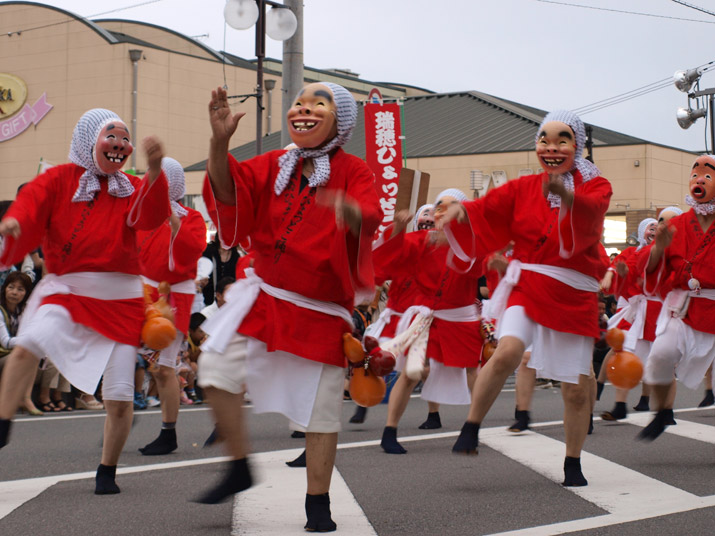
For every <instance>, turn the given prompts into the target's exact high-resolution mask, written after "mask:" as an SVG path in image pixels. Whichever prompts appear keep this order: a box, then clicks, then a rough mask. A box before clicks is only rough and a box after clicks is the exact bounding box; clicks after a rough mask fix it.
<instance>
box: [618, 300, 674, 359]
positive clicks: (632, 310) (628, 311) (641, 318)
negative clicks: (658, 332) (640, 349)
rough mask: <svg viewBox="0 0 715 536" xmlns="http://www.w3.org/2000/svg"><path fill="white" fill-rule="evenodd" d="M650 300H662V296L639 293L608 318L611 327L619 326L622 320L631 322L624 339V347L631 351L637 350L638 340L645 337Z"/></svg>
mask: <svg viewBox="0 0 715 536" xmlns="http://www.w3.org/2000/svg"><path fill="white" fill-rule="evenodd" d="M649 301H654V302H662V300H661V299H660V298H657V297H655V296H646V295H645V294H637V295H636V296H631V297H630V298H629V299H628V301H627V302H626V305H625V307H623V308H622V309H621V310H620V311H618V312H617V313H616V314H615V315H613V316H612V317H611V318H609V319H608V328H609V329H610V328H615V327H617V326H618V324H620V322H621V320H625V321H626V322H628V323H629V324H631V327H630V328H629V329H628V331H626V334H625V340H624V341H623V348H625V349H626V350H628V351H629V352H632V351H633V350H635V347H636V342H638V340H639V339H642V338H643V330H644V329H645V319H646V313H647V311H648V302H649Z"/></svg>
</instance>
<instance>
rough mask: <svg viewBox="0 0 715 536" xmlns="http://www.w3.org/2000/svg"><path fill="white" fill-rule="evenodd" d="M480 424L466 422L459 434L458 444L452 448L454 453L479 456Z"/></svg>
mask: <svg viewBox="0 0 715 536" xmlns="http://www.w3.org/2000/svg"><path fill="white" fill-rule="evenodd" d="M478 446H479V424H478V423H476V422H465V423H464V424H463V425H462V431H461V432H460V433H459V437H458V438H457V441H456V443H455V444H454V446H453V447H452V452H455V453H457V454H470V455H474V456H476V455H477V454H479V451H478V450H477V447H478Z"/></svg>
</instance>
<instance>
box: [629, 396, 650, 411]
mask: <svg viewBox="0 0 715 536" xmlns="http://www.w3.org/2000/svg"><path fill="white" fill-rule="evenodd" d="M633 409H634V410H636V411H650V397H649V396H641V398H640V400H639V401H638V404H636V405H635V406H633Z"/></svg>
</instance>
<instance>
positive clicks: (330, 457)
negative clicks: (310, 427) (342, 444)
mask: <svg viewBox="0 0 715 536" xmlns="http://www.w3.org/2000/svg"><path fill="white" fill-rule="evenodd" d="M337 448H338V434H337V432H336V433H333V434H318V433H314V432H307V433H306V434H305V457H306V466H307V475H308V495H321V494H323V493H327V492H328V491H329V490H330V479H331V477H332V476H333V466H334V465H335V453H336V451H337Z"/></svg>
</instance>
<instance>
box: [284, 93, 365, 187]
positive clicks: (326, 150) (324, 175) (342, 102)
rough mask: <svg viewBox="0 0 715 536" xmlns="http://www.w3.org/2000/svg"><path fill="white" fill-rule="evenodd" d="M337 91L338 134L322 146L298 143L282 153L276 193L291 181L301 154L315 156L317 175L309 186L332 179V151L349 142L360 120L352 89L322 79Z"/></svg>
mask: <svg viewBox="0 0 715 536" xmlns="http://www.w3.org/2000/svg"><path fill="white" fill-rule="evenodd" d="M320 83H321V84H323V85H324V86H327V87H328V88H329V89H330V91H332V92H333V99H334V102H335V108H336V109H337V112H338V113H337V116H338V117H337V122H338V134H337V135H336V136H335V137H334V138H333V139H332V140H330V141H329V142H328V143H327V144H326V145H325V146H324V147H321V148H320V149H302V148H300V147H296V148H295V149H291V150H290V151H288V152H287V153H284V154H283V155H281V157H280V158H279V159H278V167H279V168H280V171H279V172H278V176H277V177H276V182H275V184H274V186H273V191H274V192H275V193H276V195H280V194H281V192H283V190H284V189H285V187H286V186H287V185H288V181H289V180H290V178H291V175H293V170H294V169H295V166H296V164H297V163H298V160H300V159H301V158H312V159H313V162H314V164H315V170H314V171H313V175H312V176H311V177H310V178H309V179H308V186H310V187H311V188H314V187H316V186H325V185H326V184H327V183H328V180H330V156H329V154H330V151H332V150H333V149H335V148H336V147H341V146H343V145H345V144H346V143H347V142H348V141H349V140H350V136H352V133H353V128H355V122H356V121H357V103H356V102H355V99H354V98H353V96H352V95H351V94H350V92H349V91H348V90H347V89H345V88H344V87H343V86H339V85H338V84H333V83H332V82H320Z"/></svg>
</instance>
